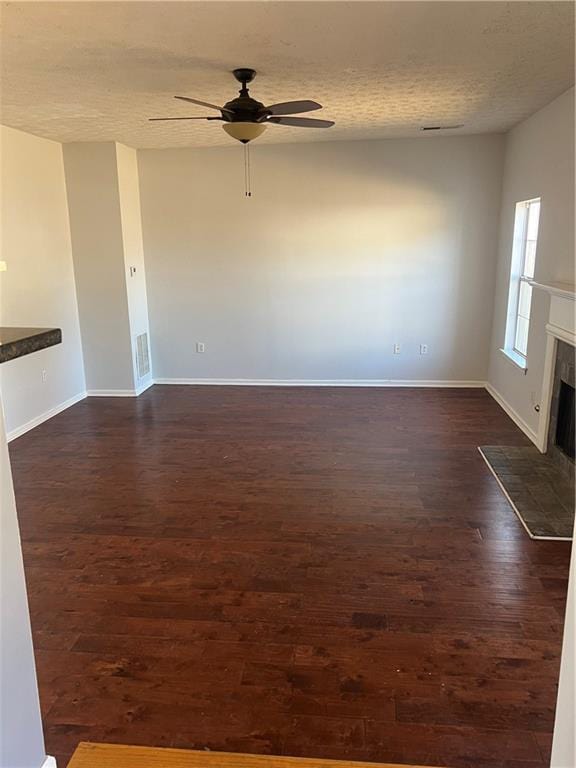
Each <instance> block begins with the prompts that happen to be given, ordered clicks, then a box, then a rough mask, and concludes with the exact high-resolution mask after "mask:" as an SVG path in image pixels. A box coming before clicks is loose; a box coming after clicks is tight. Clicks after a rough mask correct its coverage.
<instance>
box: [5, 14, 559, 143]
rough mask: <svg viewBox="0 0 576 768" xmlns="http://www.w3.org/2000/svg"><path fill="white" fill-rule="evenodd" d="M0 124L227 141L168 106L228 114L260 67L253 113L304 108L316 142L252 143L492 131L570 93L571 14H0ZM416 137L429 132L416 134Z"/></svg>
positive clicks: (297, 134) (279, 132)
mask: <svg viewBox="0 0 576 768" xmlns="http://www.w3.org/2000/svg"><path fill="white" fill-rule="evenodd" d="M1 43H2V54H1V65H2V90H1V108H2V113H1V118H2V122H3V123H4V124H6V125H9V126H13V127H15V128H21V129H22V130H25V131H29V132H31V133H34V134H37V135H40V136H46V137H48V138H51V139H56V140H58V141H64V142H68V141H106V140H114V141H120V142H122V143H124V144H128V145H129V146H132V147H183V146H209V145H217V144H230V142H231V141H232V139H230V138H229V137H228V136H227V135H226V134H225V133H224V131H223V130H222V129H221V124H220V123H217V122H213V123H205V122H200V121H190V122H185V121H183V122H169V123H149V122H147V118H148V117H154V116H178V115H195V114H207V112H206V110H204V109H203V108H201V107H195V106H193V105H189V107H188V106H187V105H186V104H184V103H183V102H178V101H176V100H175V99H173V98H172V96H173V95H175V94H180V95H187V96H193V97H195V98H199V99H202V100H206V101H212V102H215V103H220V104H221V103H223V102H225V101H227V100H229V99H231V98H233V97H234V96H235V95H236V90H237V84H236V82H235V80H234V79H233V78H232V76H231V75H230V74H229V72H230V70H231V69H233V68H234V67H238V66H249V67H253V68H255V69H256V70H258V73H259V74H258V77H257V78H256V81H255V82H254V83H253V86H252V90H251V93H252V95H253V96H255V97H256V98H258V99H259V100H260V101H263V102H264V103H273V102H278V101H288V100H292V99H301V98H305V99H315V100H317V101H320V102H321V103H322V104H323V105H324V109H323V110H322V112H316V113H315V114H314V115H311V116H312V117H326V118H329V119H333V120H335V121H336V126H335V127H333V128H330V129H327V130H315V131H313V130H305V129H298V128H285V127H280V126H270V127H269V128H268V130H267V132H266V134H265V135H264V136H263V137H262V138H261V139H259V140H258V141H259V143H262V142H273V143H277V142H283V141H286V142H293V141H316V140H334V139H376V138H382V137H389V136H415V135H421V136H422V135H423V134H421V133H419V127H420V126H422V125H430V124H455V123H464V128H462V129H460V130H459V131H456V133H480V132H500V131H505V130H507V129H509V128H510V127H511V126H513V125H514V124H515V123H517V122H519V121H520V120H522V119H523V118H525V117H527V116H528V115H530V114H532V113H533V112H535V111H536V110H538V109H539V108H541V107H543V106H544V105H545V104H547V103H548V102H550V101H552V99H554V98H555V97H556V96H558V95H559V94H560V93H562V92H564V91H565V90H567V89H568V88H569V87H570V86H571V85H572V84H573V82H574V69H573V54H574V5H573V3H571V2H366V3H365V2H118V3H116V2H114V3H108V2H24V3H18V2H11V3H2V32H1ZM424 135H425V134H424Z"/></svg>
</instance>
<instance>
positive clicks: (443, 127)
mask: <svg viewBox="0 0 576 768" xmlns="http://www.w3.org/2000/svg"><path fill="white" fill-rule="evenodd" d="M456 128H464V125H424V126H422V128H420V130H421V131H455V130H456Z"/></svg>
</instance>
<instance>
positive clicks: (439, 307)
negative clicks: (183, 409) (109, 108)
mask: <svg viewBox="0 0 576 768" xmlns="http://www.w3.org/2000/svg"><path fill="white" fill-rule="evenodd" d="M215 130H217V127H216V128H215ZM270 130H271V129H270ZM502 152H503V138H502V137H501V136H496V135H492V136H471V137H451V138H442V137H437V136H436V137H419V138H418V139H413V140H412V139H410V140H387V141H369V142H330V143H322V144H318V143H314V144H292V145H281V146H258V144H257V143H255V144H254V145H253V146H252V167H253V177H254V180H253V195H254V196H253V197H252V198H251V199H245V198H244V192H243V181H244V176H243V155H242V148H241V146H240V145H238V144H235V145H233V146H231V147H229V148H219V149H200V150H187V149H179V150H143V151H140V152H139V165H140V182H141V200H142V215H143V224H144V246H145V254H146V270H147V275H148V298H149V313H150V324H151V332H152V347H153V356H154V371H155V376H156V377H157V378H161V379H162V378H216V379H234V378H248V379H279V380H284V379H305V380H350V379H354V380H382V379H395V380H410V379H418V380H454V381H476V380H484V379H485V378H486V371H487V362H488V343H489V337H490V326H491V313H492V301H493V286H494V268H495V252H496V243H497V222H498V211H499V205H500V188H501V171H502ZM195 341H202V342H204V343H205V344H206V352H205V354H203V355H202V354H196V353H195V352H194V343H195ZM394 343H400V344H401V345H402V352H401V354H400V355H393V354H392V349H393V344H394ZM421 343H424V344H427V345H428V348H429V353H428V355H426V356H424V355H420V354H419V345H420V344H421Z"/></svg>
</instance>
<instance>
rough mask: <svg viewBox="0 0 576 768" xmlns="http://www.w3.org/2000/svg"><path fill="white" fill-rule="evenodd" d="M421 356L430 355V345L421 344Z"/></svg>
mask: <svg viewBox="0 0 576 768" xmlns="http://www.w3.org/2000/svg"><path fill="white" fill-rule="evenodd" d="M420 354H421V355H427V354H428V344H420Z"/></svg>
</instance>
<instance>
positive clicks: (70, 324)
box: [0, 126, 86, 437]
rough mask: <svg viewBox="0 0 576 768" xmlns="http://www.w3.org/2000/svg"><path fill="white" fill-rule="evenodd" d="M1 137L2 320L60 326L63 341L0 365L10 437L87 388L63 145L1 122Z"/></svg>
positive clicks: (32, 324) (3, 322)
mask: <svg viewBox="0 0 576 768" xmlns="http://www.w3.org/2000/svg"><path fill="white" fill-rule="evenodd" d="M0 142H1V143H0V150H1V166H2V171H1V223H2V226H1V235H0V242H1V252H2V256H1V258H2V259H3V260H4V261H6V263H7V270H6V271H5V272H2V273H0V325H4V326H24V327H30V326H39V327H58V328H61V329H62V343H61V344H59V345H57V346H55V347H51V348H49V349H44V350H41V351H40V352H36V353H35V354H34V355H29V356H26V357H22V358H19V359H17V360H12V361H10V362H8V363H3V364H2V366H0V381H1V387H2V398H3V402H4V411H5V419H6V430H7V432H8V435H9V437H10V436H15V435H17V434H19V433H20V432H22V431H26V429H27V428H29V427H31V426H33V425H35V424H37V423H39V422H40V421H42V420H44V418H45V417H47V416H48V415H51V414H53V413H54V412H56V411H58V410H60V409H61V408H62V407H65V406H66V405H67V404H70V403H71V402H74V401H75V400H77V399H80V398H81V397H83V395H84V393H85V389H86V387H85V381H84V366H83V359H82V346H81V340H80V327H79V322H78V306H77V301H76V287H75V280H74V269H73V263H72V249H71V242H70V227H69V221H68V205H67V198H66V186H65V180H64V162H63V156H62V145H61V144H59V143H57V142H54V141H49V140H48V139H42V138H39V137H37V136H32V135H31V134H28V133H24V132H22V131H18V130H15V129H13V128H7V127H4V126H2V127H1V133H0Z"/></svg>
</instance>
